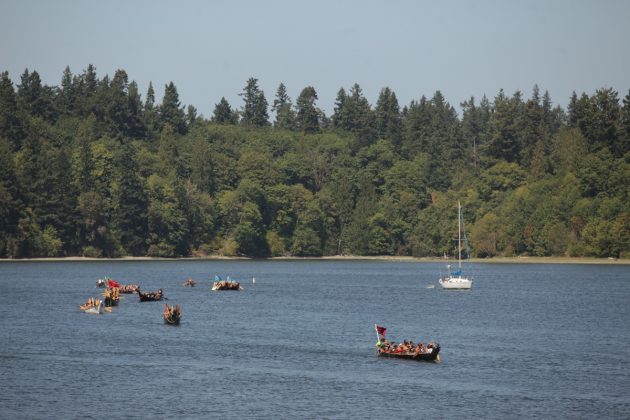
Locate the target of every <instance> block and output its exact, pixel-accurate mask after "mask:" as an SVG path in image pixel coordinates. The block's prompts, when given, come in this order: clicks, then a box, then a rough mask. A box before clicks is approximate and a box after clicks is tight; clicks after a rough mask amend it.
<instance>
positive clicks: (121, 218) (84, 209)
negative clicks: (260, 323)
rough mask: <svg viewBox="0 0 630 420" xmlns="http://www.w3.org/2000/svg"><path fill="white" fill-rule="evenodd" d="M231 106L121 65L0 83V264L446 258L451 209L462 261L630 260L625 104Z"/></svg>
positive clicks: (604, 96)
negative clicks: (107, 72) (195, 100)
mask: <svg viewBox="0 0 630 420" xmlns="http://www.w3.org/2000/svg"><path fill="white" fill-rule="evenodd" d="M241 96H242V98H243V104H241V106H240V107H236V106H233V105H232V104H229V103H228V101H227V100H226V99H225V98H221V99H220V100H219V101H218V103H217V104H216V106H215V108H214V112H213V115H212V116H211V117H210V118H208V119H206V118H204V117H203V116H200V115H198V112H197V110H196V109H195V108H194V107H193V106H191V105H189V106H187V107H184V106H182V105H181V103H180V100H179V96H178V92H177V88H176V87H175V85H174V84H173V83H169V84H168V85H166V87H165V92H164V96H163V98H162V100H161V103H157V102H156V98H155V92H154V90H153V87H152V85H151V84H149V87H148V91H147V92H146V94H145V96H144V99H143V98H142V97H141V94H140V93H139V91H138V86H137V84H136V83H135V82H133V81H131V82H130V81H129V79H128V76H127V73H126V72H125V71H124V70H118V71H116V73H115V74H114V75H113V77H112V78H111V79H110V78H109V77H108V76H104V77H103V78H99V77H98V76H97V73H96V69H95V68H94V67H93V66H92V65H90V66H88V68H87V69H86V70H85V71H83V72H82V73H81V74H76V75H75V74H72V73H71V71H70V69H69V68H66V70H65V71H64V73H63V76H62V79H61V83H60V85H59V86H46V85H44V84H43V83H42V81H41V79H40V77H39V75H38V73H37V72H36V71H32V72H31V71H28V70H26V71H24V73H23V74H22V75H21V79H20V81H19V83H16V85H15V86H14V83H13V81H12V80H11V79H10V78H9V74H8V72H4V73H1V74H0V257H11V258H22V257H39V256H67V255H85V256H104V257H105V256H106V257H112V256H122V255H150V256H162V257H177V256H189V255H204V254H221V255H246V256H280V255H297V256H318V255H334V254H354V255H414V256H434V255H443V254H447V255H453V253H454V250H455V242H454V241H453V239H454V238H455V237H456V229H457V219H456V204H457V201H458V200H460V201H461V202H462V205H463V207H464V217H465V220H466V223H467V229H468V232H467V233H468V237H469V238H470V241H471V250H472V253H473V255H475V256H478V257H491V256H495V255H506V256H511V255H536V256H546V255H570V256H597V257H609V256H612V257H628V256H630V252H629V251H630V188H629V187H628V186H629V182H630V153H629V151H630V91H629V92H628V94H627V95H626V96H625V97H624V98H623V99H620V98H619V94H618V93H617V92H616V91H614V90H612V89H606V88H605V89H600V90H597V91H596V92H595V93H594V94H593V95H592V96H589V95H588V94H586V93H583V94H581V95H580V96H578V95H577V94H575V93H574V94H573V96H572V97H571V99H570V103H569V105H568V107H567V109H566V110H564V109H562V108H561V107H559V106H553V104H552V101H551V98H550V96H549V94H548V93H547V92H545V93H544V94H542V96H541V92H540V91H539V89H538V87H536V86H535V87H534V89H533V92H532V94H531V96H530V97H529V98H525V97H523V94H522V93H521V92H516V93H514V94H512V95H511V96H509V95H506V94H505V93H504V92H503V91H500V92H499V93H498V94H497V95H496V96H495V97H494V98H493V99H492V101H491V100H489V99H488V98H486V97H485V96H484V97H483V98H482V99H481V100H480V101H477V100H476V99H475V98H472V97H471V98H470V99H468V100H466V101H465V102H463V103H462V104H461V109H462V115H461V117H460V116H458V114H457V112H456V110H455V109H454V107H453V106H452V105H451V104H449V103H448V102H447V101H446V99H445V98H444V97H443V96H442V94H441V93H440V92H439V91H438V92H435V94H433V96H432V97H430V98H427V97H424V96H423V97H421V98H420V99H418V100H414V101H412V102H411V103H409V104H408V105H405V106H402V107H401V106H400V104H399V103H398V100H397V98H396V94H395V93H394V92H393V91H391V90H390V89H389V88H384V89H382V90H381V92H380V95H379V97H378V100H377V102H376V104H375V105H371V104H370V103H369V102H368V101H367V99H366V98H365V97H364V95H363V92H362V90H361V88H360V86H359V85H358V84H355V85H354V86H352V87H350V88H349V90H346V89H344V88H342V89H340V90H339V92H338V94H337V99H336V101H335V107H334V112H333V114H332V115H329V116H327V115H325V113H324V112H323V111H322V110H321V109H320V108H318V106H317V99H318V98H317V92H316V90H315V88H314V87H312V86H307V87H305V88H304V89H303V90H302V91H301V92H300V94H299V96H298V97H297V98H296V99H295V102H293V101H292V99H291V98H290V96H289V95H288V93H287V89H286V87H285V86H284V85H283V84H280V86H279V87H278V89H277V91H276V93H275V96H274V98H273V101H272V102H271V103H269V102H268V101H267V99H266V96H265V93H264V92H263V91H262V90H261V89H260V88H259V86H258V81H257V79H254V78H251V79H249V80H248V81H247V82H246V84H245V86H244V88H243V90H242V92H241ZM270 112H271V114H272V115H273V118H272V117H271V116H270Z"/></svg>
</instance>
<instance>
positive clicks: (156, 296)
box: [138, 289, 164, 302]
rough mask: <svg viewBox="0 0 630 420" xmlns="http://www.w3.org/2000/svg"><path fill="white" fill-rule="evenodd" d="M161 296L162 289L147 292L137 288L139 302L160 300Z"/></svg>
mask: <svg viewBox="0 0 630 420" xmlns="http://www.w3.org/2000/svg"><path fill="white" fill-rule="evenodd" d="M163 297H164V295H163V293H162V289H160V290H158V291H157V292H147V293H142V292H141V291H140V290H138V298H140V302H153V301H156V300H162V298H163Z"/></svg>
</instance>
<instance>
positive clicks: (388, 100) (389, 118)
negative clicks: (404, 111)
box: [374, 87, 402, 146]
mask: <svg viewBox="0 0 630 420" xmlns="http://www.w3.org/2000/svg"><path fill="white" fill-rule="evenodd" d="M374 113H375V124H376V132H377V134H378V136H379V137H380V138H383V139H388V140H389V141H391V142H392V143H393V144H394V145H396V146H400V142H401V135H402V119H401V116H400V106H399V105H398V99H397V98H396V94H395V93H394V92H392V91H391V89H390V88H388V87H385V88H383V89H381V93H380V94H379V96H378V100H377V101H376V108H375V110H374Z"/></svg>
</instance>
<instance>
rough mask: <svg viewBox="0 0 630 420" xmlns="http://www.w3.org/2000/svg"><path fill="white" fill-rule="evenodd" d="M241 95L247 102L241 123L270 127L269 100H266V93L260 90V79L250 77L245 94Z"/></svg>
mask: <svg viewBox="0 0 630 420" xmlns="http://www.w3.org/2000/svg"><path fill="white" fill-rule="evenodd" d="M239 95H240V96H242V97H243V101H244V102H245V105H244V106H243V113H242V119H241V123H242V124H243V125H249V126H257V127H264V126H267V125H269V115H268V114H267V99H265V94H264V92H263V91H262V90H260V89H259V88H258V79H255V78H253V77H250V78H249V79H248V80H247V84H246V85H245V88H244V89H243V92H242V93H240V94H239Z"/></svg>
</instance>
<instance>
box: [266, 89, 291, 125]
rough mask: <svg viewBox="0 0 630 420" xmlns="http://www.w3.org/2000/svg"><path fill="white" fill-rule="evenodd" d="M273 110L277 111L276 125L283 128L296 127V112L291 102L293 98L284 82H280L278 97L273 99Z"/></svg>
mask: <svg viewBox="0 0 630 420" xmlns="http://www.w3.org/2000/svg"><path fill="white" fill-rule="evenodd" d="M271 110H272V111H274V112H275V113H276V120H275V122H274V127H276V128H279V129H283V130H294V129H295V118H296V117H295V112H294V111H293V106H292V104H291V98H289V95H288V94H287V88H286V87H285V86H284V83H280V86H278V90H277V92H276V99H274V101H273V106H272V107H271Z"/></svg>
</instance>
